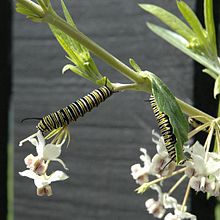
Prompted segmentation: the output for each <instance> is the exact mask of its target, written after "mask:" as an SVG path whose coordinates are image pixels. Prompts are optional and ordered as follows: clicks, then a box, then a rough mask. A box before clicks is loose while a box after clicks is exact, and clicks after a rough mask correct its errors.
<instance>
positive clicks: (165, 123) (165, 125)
mask: <svg viewBox="0 0 220 220" xmlns="http://www.w3.org/2000/svg"><path fill="white" fill-rule="evenodd" d="M149 101H150V103H151V107H152V109H153V112H154V115H155V117H156V120H157V123H158V126H159V129H160V132H161V134H162V136H163V139H164V143H165V147H166V149H167V152H168V154H169V156H170V159H171V161H176V149H175V144H176V142H177V140H176V136H175V135H174V133H173V128H172V125H171V124H170V120H169V117H168V116H167V115H166V114H165V113H163V112H161V111H160V110H159V108H158V106H157V103H156V100H155V98H154V96H153V95H151V96H150V99H149Z"/></svg>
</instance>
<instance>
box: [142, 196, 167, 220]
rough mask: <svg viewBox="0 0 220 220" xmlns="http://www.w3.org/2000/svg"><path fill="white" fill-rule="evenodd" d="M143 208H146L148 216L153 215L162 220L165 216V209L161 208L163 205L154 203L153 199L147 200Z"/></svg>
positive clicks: (157, 202)
mask: <svg viewBox="0 0 220 220" xmlns="http://www.w3.org/2000/svg"><path fill="white" fill-rule="evenodd" d="M145 206H146V208H147V211H148V212H149V213H150V214H153V216H154V217H156V218H162V217H163V216H164V214H165V209H164V208H163V205H162V204H161V203H160V202H159V201H155V200H154V199H152V198H151V199H148V200H147V201H146V202H145Z"/></svg>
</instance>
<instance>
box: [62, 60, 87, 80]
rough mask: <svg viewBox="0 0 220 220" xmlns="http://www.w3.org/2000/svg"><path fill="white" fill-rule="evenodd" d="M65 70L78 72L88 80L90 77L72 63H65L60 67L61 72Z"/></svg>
mask: <svg viewBox="0 0 220 220" xmlns="http://www.w3.org/2000/svg"><path fill="white" fill-rule="evenodd" d="M67 70H71V71H72V72H74V73H76V74H78V75H79V76H81V77H83V78H85V79H88V80H90V78H89V77H88V75H87V74H85V73H84V72H82V71H81V70H80V69H79V67H77V66H74V65H72V64H66V65H65V66H64V67H63V69H62V73H63V74H64V73H65V72H66V71H67Z"/></svg>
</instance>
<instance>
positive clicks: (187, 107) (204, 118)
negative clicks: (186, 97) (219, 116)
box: [176, 98, 215, 123]
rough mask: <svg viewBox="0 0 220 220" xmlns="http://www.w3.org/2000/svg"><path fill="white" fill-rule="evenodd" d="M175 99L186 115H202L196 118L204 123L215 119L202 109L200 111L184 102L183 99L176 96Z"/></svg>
mask: <svg viewBox="0 0 220 220" xmlns="http://www.w3.org/2000/svg"><path fill="white" fill-rule="evenodd" d="M176 100H177V102H178V104H179V106H180V107H181V109H182V111H183V112H185V113H186V114H187V115H189V116H197V115H199V116H202V117H200V118H198V120H199V121H201V122H203V123H206V122H208V121H210V120H214V119H215V118H214V117H212V116H211V115H209V114H207V113H205V112H203V111H201V110H199V109H197V108H195V107H193V106H191V105H189V104H187V103H185V102H184V101H182V100H180V99H178V98H176Z"/></svg>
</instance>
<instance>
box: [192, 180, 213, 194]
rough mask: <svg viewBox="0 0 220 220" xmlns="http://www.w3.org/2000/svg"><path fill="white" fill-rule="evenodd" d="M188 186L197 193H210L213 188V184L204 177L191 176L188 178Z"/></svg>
mask: <svg viewBox="0 0 220 220" xmlns="http://www.w3.org/2000/svg"><path fill="white" fill-rule="evenodd" d="M190 186H191V188H193V189H194V190H195V191H197V192H198V191H202V192H212V191H213V190H214V188H215V182H214V181H213V180H210V179H208V178H207V177H204V176H193V177H191V178H190Z"/></svg>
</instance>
